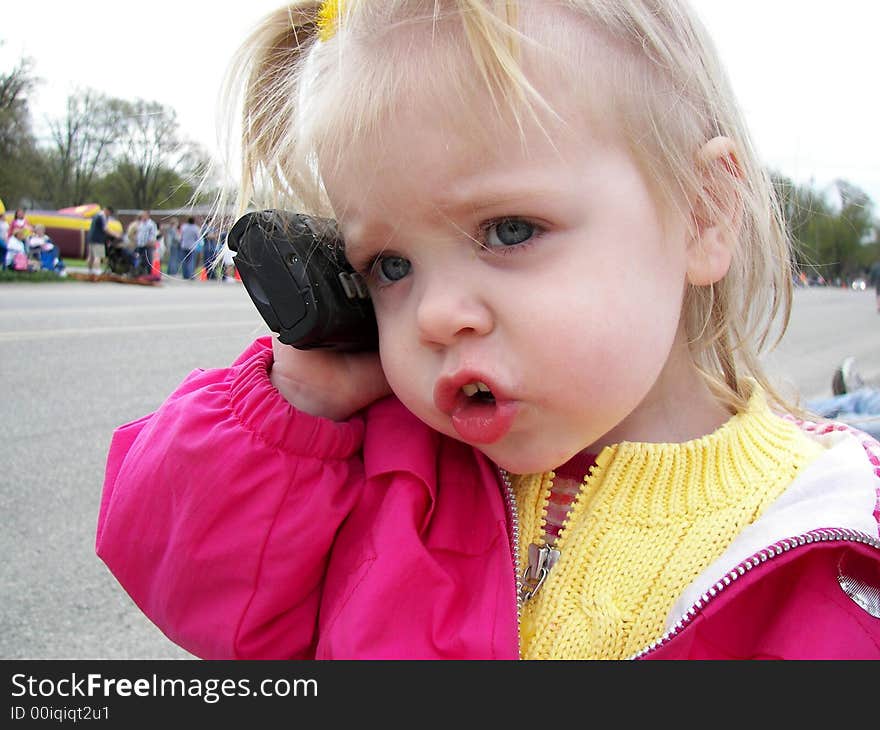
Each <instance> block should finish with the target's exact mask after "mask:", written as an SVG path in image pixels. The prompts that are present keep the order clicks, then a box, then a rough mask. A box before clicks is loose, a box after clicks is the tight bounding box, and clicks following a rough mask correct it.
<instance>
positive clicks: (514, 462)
mask: <svg viewBox="0 0 880 730" xmlns="http://www.w3.org/2000/svg"><path fill="white" fill-rule="evenodd" d="M475 448H478V449H479V450H480V451H481V452H482V453H483V454H485V455H486V457H487V458H489V459H490V460H491V461H492V462H493V463H494V464H495V465H496V466H498V467H499V468H500V469H504V470H505V471H509V472H510V473H511V474H543V473H544V472H545V471H551V470H552V469H555V468H556V467H557V466H559V465H560V464H564V463H565V462H566V461H567V459H564V458H560V457H558V456H550V457H547V456H544V457H543V458H542V456H541V455H539V454H523V453H521V452H520V453H516V451H515V450H513V449H493V448H492V446H491V445H489V446H485V447H480V446H477V447H475Z"/></svg>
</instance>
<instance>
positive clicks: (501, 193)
mask: <svg viewBox="0 0 880 730" xmlns="http://www.w3.org/2000/svg"><path fill="white" fill-rule="evenodd" d="M558 195H559V192H558V191H551V190H549V189H546V188H543V187H537V188H536V187H534V186H533V185H529V186H523V187H508V188H506V189H505V188H501V189H500V190H499V189H498V188H497V187H496V186H491V187H489V186H482V185H481V186H479V187H474V188H473V189H472V190H465V191H463V192H460V193H453V194H451V195H449V196H447V197H446V198H445V199H444V200H442V201H441V202H440V203H439V204H438V205H437V210H439V211H441V212H442V213H444V214H449V213H451V212H459V211H466V212H468V213H479V212H480V211H481V210H486V209H491V208H499V207H503V206H506V205H521V204H523V203H528V202H531V201H540V200H546V199H547V198H556V197H557V196H558Z"/></svg>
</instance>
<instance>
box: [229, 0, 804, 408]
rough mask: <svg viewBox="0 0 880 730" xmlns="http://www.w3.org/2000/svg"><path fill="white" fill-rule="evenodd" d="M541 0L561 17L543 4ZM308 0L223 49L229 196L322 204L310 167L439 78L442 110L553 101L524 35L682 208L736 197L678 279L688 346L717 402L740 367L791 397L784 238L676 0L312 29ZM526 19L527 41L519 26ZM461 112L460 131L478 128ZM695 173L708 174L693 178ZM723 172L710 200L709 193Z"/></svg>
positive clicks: (717, 77) (509, 7)
mask: <svg viewBox="0 0 880 730" xmlns="http://www.w3.org/2000/svg"><path fill="white" fill-rule="evenodd" d="M548 7H553V8H554V9H556V10H557V13H556V15H557V16H558V19H561V20H562V21H563V22H558V19H557V21H552V20H547V19H545V18H544V17H543V16H546V15H547V14H546V13H543V11H544V10H546V9H547V8H548ZM322 9H323V11H324V14H325V15H326V11H327V7H326V6H323V5H322V4H321V3H318V2H314V1H310V0H303V1H300V2H291V3H289V4H288V5H287V6H286V7H284V8H282V9H280V10H278V11H276V12H275V13H273V14H271V15H270V16H268V17H267V18H266V19H265V20H264V21H263V22H262V23H261V24H260V25H259V26H258V27H257V28H256V29H255V31H254V32H253V33H252V34H251V36H250V37H249V38H248V39H247V41H246V42H245V44H244V45H243V46H242V49H241V50H240V52H239V55H238V57H237V61H236V64H235V66H234V68H233V72H232V74H231V75H230V77H229V79H230V80H229V82H228V84H227V88H226V96H227V98H228V99H234V98H238V100H239V102H240V108H241V109H242V110H243V111H242V115H241V124H242V127H241V130H240V134H241V144H242V147H241V159H242V179H241V187H240V190H239V199H238V201H237V207H238V210H239V211H240V212H241V211H244V210H245V209H248V208H262V207H278V208H287V209H296V210H299V211H303V212H308V213H311V214H314V215H323V216H328V217H329V216H332V215H333V211H332V210H331V207H330V204H329V201H328V200H327V196H326V194H325V191H324V187H323V182H322V178H321V171H322V170H324V171H325V172H326V171H327V170H328V169H332V167H333V166H335V165H338V164H340V163H341V162H342V160H343V158H344V153H345V149H346V146H347V145H356V144H358V143H359V142H361V141H363V140H369V141H370V143H375V142H376V141H377V140H380V139H381V138H382V133H383V122H384V121H385V120H387V118H388V116H389V115H391V114H394V113H395V107H396V105H397V104H398V103H399V101H400V100H401V99H406V98H407V96H406V94H407V93H409V92H411V91H413V90H414V89H416V88H421V87H424V86H428V87H431V85H432V84H439V83H441V79H442V83H443V84H450V83H451V84H453V85H454V86H453V87H452V88H453V94H454V97H455V98H456V99H461V100H462V104H461V109H456V110H454V111H455V113H456V114H459V113H460V114H464V115H466V114H467V113H468V106H469V105H468V104H467V103H466V100H467V99H469V98H472V95H473V94H475V93H482V94H483V95H484V96H485V95H486V94H487V93H488V95H489V97H490V98H491V100H492V102H493V104H494V106H495V109H496V111H497V112H498V114H499V117H505V115H506V118H507V119H512V120H513V121H514V123H516V124H517V125H519V126H520V128H522V120H523V118H524V115H525V116H528V117H529V118H531V119H534V120H538V119H539V117H540V115H541V114H542V113H547V112H549V113H550V114H553V110H552V108H551V107H550V105H549V104H548V103H547V102H546V100H545V99H544V97H543V96H542V95H541V94H540V92H539V91H538V90H536V89H535V88H534V87H533V86H532V84H531V83H530V81H529V76H528V75H527V73H526V71H525V69H524V65H523V62H522V61H523V55H524V52H525V51H527V52H529V53H530V54H531V56H534V55H536V54H535V53H533V49H535V48H537V49H538V53H537V55H538V58H539V59H540V62H541V63H544V62H545V61H546V62H549V63H554V64H556V66H555V67H554V68H561V69H562V70H563V71H564V73H560V74H558V75H557V78H558V79H559V82H560V83H565V84H567V86H566V90H567V91H570V92H573V93H575V94H579V95H580V94H582V95H585V98H587V100H588V102H592V105H594V106H596V107H601V110H602V112H603V113H607V111H609V108H610V111H611V112H612V113H613V117H614V119H615V122H616V124H617V125H618V126H617V128H618V129H619V131H620V132H622V134H623V135H624V136H625V138H626V141H627V143H628V144H629V147H630V149H631V151H632V153H633V155H634V156H635V159H636V160H637V161H638V163H639V165H640V166H641V167H642V170H643V172H644V173H645V176H646V179H648V181H649V184H650V185H651V187H652V190H653V191H654V193H655V196H656V197H657V198H658V199H660V200H661V201H662V202H664V203H665V204H666V206H667V209H673V210H675V211H677V212H678V213H680V214H683V215H689V216H691V217H692V218H693V217H694V216H697V215H698V213H697V211H696V209H695V203H694V201H699V202H698V204H697V205H698V206H699V207H700V210H701V213H700V215H703V216H705V217H708V219H710V220H720V219H724V218H725V216H727V217H728V218H729V213H730V211H729V210H724V208H725V206H727V208H729V207H730V204H729V201H730V200H734V201H735V205H736V207H737V209H738V212H739V213H740V214H741V225H740V230H739V235H738V238H737V245H736V248H735V250H734V251H733V259H732V263H731V266H730V270H729V272H728V273H727V275H726V276H725V277H724V278H723V279H722V280H721V281H719V282H717V283H715V284H713V285H711V286H700V287H698V286H688V290H687V292H686V295H685V304H684V314H683V316H684V318H685V325H686V328H687V333H688V337H689V341H690V343H691V353H692V356H693V358H694V362H695V364H696V366H697V367H698V369H699V370H700V372H701V374H702V375H703V377H704V378H705V380H706V382H707V384H708V385H709V387H710V388H711V389H712V390H713V392H714V393H715V394H716V395H717V396H718V397H719V399H720V400H721V402H723V403H724V404H725V405H727V406H728V407H729V408H731V409H732V410H735V411H739V410H742V409H743V408H744V407H745V404H746V401H747V399H748V396H749V392H750V385H749V383H748V379H749V378H753V379H755V380H757V381H758V383H759V384H760V385H761V386H762V387H763V388H764V389H765V390H766V391H767V393H768V395H769V398H770V400H771V402H775V403H776V404H777V405H778V406H781V407H783V408H789V409H791V408H790V407H789V406H788V404H786V402H785V400H784V399H783V398H782V397H781V396H780V395H779V394H778V393H777V391H776V389H775V388H774V387H773V386H772V384H771V383H770V382H769V380H768V378H767V377H766V375H765V374H764V372H763V369H762V367H761V364H760V361H759V354H760V352H761V351H762V350H763V349H764V348H765V346H766V345H767V343H768V342H769V341H771V340H772V338H771V333H773V328H774V326H775V324H776V323H777V321H778V323H779V329H778V331H777V332H776V333H775V334H776V335H777V339H776V340H775V341H778V338H781V336H782V334H783V333H784V332H785V329H786V327H787V324H788V318H789V314H790V310H791V297H792V283H791V277H792V263H791V249H790V242H789V240H788V237H787V235H786V232H785V226H784V223H783V219H782V216H781V211H780V207H779V205H778V204H777V202H776V199H775V195H774V193H773V188H772V185H771V184H770V181H769V177H768V175H767V173H766V171H765V170H764V169H763V167H762V166H761V164H760V163H759V161H758V159H757V156H756V154H755V152H754V150H753V147H752V144H751V142H750V139H749V134H748V131H747V129H746V126H745V124H744V122H743V120H742V118H741V115H740V113H739V110H738V107H737V105H736V103H735V99H734V95H733V93H732V90H731V88H730V86H729V83H728V81H727V78H726V76H725V73H724V72H723V70H722V68H721V65H720V63H719V61H718V58H717V54H716V52H715V50H714V47H713V45H712V43H711V41H710V39H709V38H708V36H707V34H706V32H705V30H704V29H703V27H702V25H701V24H700V22H699V21H698V19H697V18H696V17H695V15H694V13H693V11H692V10H691V8H690V7H689V6H688V4H687V3H686V2H685V0H558V1H557V2H550V1H549V0H530V1H529V2H527V3H525V2H519V3H517V2H515V1H514V0H422V1H419V0H382V1H381V2H380V1H379V0H348V1H347V2H340V3H339V4H338V10H336V9H334V15H333V18H331V21H334V25H333V27H332V30H331V31H330V32H328V29H327V18H326V17H324V16H322V17H321V26H322V27H321V30H320V33H319V29H318V17H319V12H320V11H321V10H322ZM565 15H567V16H569V17H565ZM578 21H579V22H578ZM591 31H592V32H591ZM418 32H420V33H422V37H421V41H422V43H420V44H416V43H415V42H414V38H415V36H414V33H418ZM541 34H543V36H542V37H543V38H544V39H545V40H544V43H543V44H539V43H538V42H537V41H536V39H535V38H536V36H537V35H541ZM319 35H320V37H319ZM548 41H552V45H551V43H549V42H548ZM426 48H427V49H428V50H426ZM597 52H601V53H603V54H604V55H603V56H602V57H600V58H598V59H597V56H596V53H597ZM608 52H610V53H612V54H614V59H613V62H609V61H608ZM426 53H430V54H433V55H432V56H431V58H436V57H437V54H438V53H440V54H442V58H443V60H444V63H443V65H442V68H441V70H430V71H428V72H427V74H426V72H425V69H435V68H436V67H437V65H436V64H434V65H433V66H430V65H429V64H427V63H417V62H415V60H414V59H413V55H414V54H426ZM531 56H530V57H531ZM603 61H604V62H603ZM597 90H598V91H599V92H600V93H601V94H602V95H601V96H595V94H596V91H597ZM236 93H237V94H239V95H240V96H238V97H236ZM590 94H594V96H592V97H590V96H589V95H590ZM469 95H471V96H469ZM600 102H601V104H600ZM234 106H235V105H234V104H233V107H234ZM586 106H587V107H588V111H589V106H590V104H589V103H588V104H587V105H586ZM448 112H449V110H447V113H448ZM472 121H473V122H474V123H473V124H471V125H470V126H468V129H469V130H471V129H472V133H473V134H475V135H476V134H486V132H485V130H483V129H482V126H483V125H480V124H477V123H476V119H474V120H472ZM568 121H571V120H568ZM716 136H726V137H729V138H730V139H732V140H733V141H734V143H735V146H736V153H735V160H730V161H728V166H727V169H725V167H724V165H722V164H720V163H719V164H717V165H714V166H710V167H711V168H712V169H708V170H707V169H705V168H701V167H700V165H699V163H698V161H697V155H698V152H699V150H700V149H701V148H702V147H703V146H704V145H705V144H706V142H708V141H709V140H711V139H712V138H714V137H716ZM731 166H733V167H735V168H736V169H735V170H732V169H731ZM707 176H709V178H712V177H713V176H714V178H715V179H714V180H713V179H709V180H708V183H707ZM731 186H733V190H732V194H731V195H730V196H727V198H726V201H719V199H718V196H717V195H713V194H711V193H707V190H709V191H711V190H713V189H716V190H717V189H730V188H731ZM791 410H796V409H791Z"/></svg>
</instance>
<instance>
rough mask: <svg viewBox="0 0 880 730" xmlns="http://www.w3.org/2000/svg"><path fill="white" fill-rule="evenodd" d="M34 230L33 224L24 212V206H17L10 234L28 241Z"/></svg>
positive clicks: (10, 226)
mask: <svg viewBox="0 0 880 730" xmlns="http://www.w3.org/2000/svg"><path fill="white" fill-rule="evenodd" d="M32 231H33V226H31V222H30V221H29V220H28V219H27V216H26V215H25V214H24V208H16V210H15V215H14V216H13V217H12V223H10V224H9V235H10V236H15V237H16V238H17V239H18V240H19V241H26V240H27V238H28V236H30V235H31V232H32Z"/></svg>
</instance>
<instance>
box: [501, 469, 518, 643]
mask: <svg viewBox="0 0 880 730" xmlns="http://www.w3.org/2000/svg"><path fill="white" fill-rule="evenodd" d="M498 473H499V474H500V475H501V481H502V483H503V484H504V502H505V504H506V506H507V515H508V518H509V520H510V554H511V555H512V556H513V581H514V595H515V596H516V655H517V657H518V658H519V659H522V631H521V628H522V610H523V598H522V587H523V585H522V580H521V579H520V574H519V510H518V509H517V506H516V497H515V496H514V494H513V484H511V482H510V474H509V473H508V472H507V470H506V469H499V470H498Z"/></svg>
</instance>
